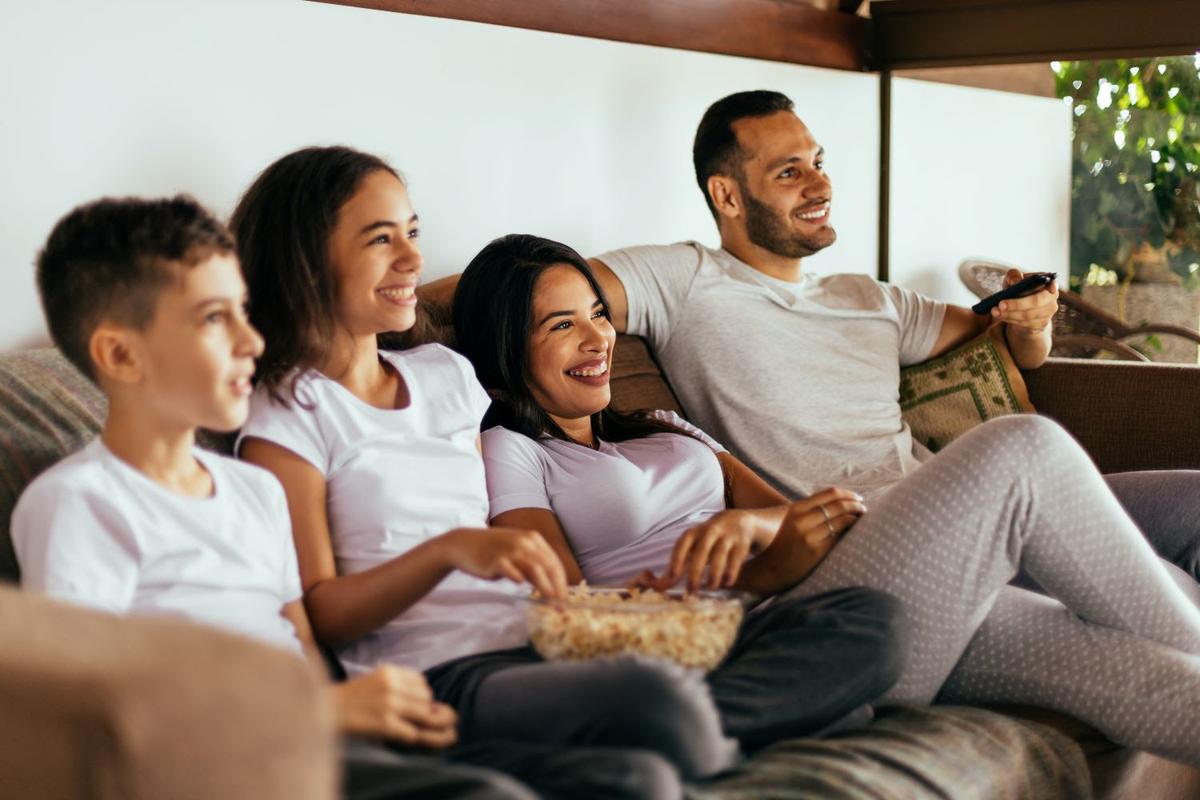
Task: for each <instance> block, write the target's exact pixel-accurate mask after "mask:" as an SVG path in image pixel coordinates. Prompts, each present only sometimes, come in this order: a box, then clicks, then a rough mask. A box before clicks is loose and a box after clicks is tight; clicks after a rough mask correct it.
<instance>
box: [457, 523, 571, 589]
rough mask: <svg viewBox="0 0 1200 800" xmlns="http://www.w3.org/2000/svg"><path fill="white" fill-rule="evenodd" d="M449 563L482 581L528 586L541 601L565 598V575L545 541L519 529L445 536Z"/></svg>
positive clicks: (465, 531)
mask: <svg viewBox="0 0 1200 800" xmlns="http://www.w3.org/2000/svg"><path fill="white" fill-rule="evenodd" d="M444 536H445V537H447V546H448V548H449V555H450V560H451V563H452V564H453V565H454V567H455V569H460V570H462V571H463V572H466V573H467V574H469V575H474V576H475V577H477V578H483V579H484V580H497V579H499V578H508V579H509V580H510V581H513V582H514V583H531V584H533V587H534V588H535V589H537V590H538V592H539V593H541V595H542V596H543V597H564V596H565V595H566V593H567V573H566V570H564V569H563V565H562V562H561V561H559V559H558V556H557V555H555V553H554V550H552V549H551V548H550V545H549V544H547V542H546V540H545V539H544V538H543V537H542V535H541V534H540V533H538V532H537V531H534V530H524V529H521V528H459V529H457V530H453V531H451V532H450V533H447V534H444Z"/></svg>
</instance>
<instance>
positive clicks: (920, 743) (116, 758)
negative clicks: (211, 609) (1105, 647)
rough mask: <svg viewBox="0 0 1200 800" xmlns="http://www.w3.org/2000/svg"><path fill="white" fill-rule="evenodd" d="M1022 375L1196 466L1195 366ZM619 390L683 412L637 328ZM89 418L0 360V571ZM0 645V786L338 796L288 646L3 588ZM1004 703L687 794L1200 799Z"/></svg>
mask: <svg viewBox="0 0 1200 800" xmlns="http://www.w3.org/2000/svg"><path fill="white" fill-rule="evenodd" d="M1029 385H1030V393H1031V396H1032V397H1033V401H1034V403H1035V404H1037V405H1038V407H1039V408H1041V409H1043V411H1045V412H1047V413H1050V414H1051V415H1052V416H1059V418H1060V419H1061V420H1062V421H1063V422H1064V424H1066V425H1067V426H1068V427H1069V428H1070V429H1071V430H1072V431H1074V432H1076V434H1077V435H1078V436H1079V437H1080V438H1081V440H1083V442H1084V444H1085V445H1086V446H1087V447H1089V449H1091V450H1092V452H1094V453H1097V454H1099V458H1098V460H1100V463H1101V465H1102V467H1104V468H1106V469H1109V470H1115V469H1127V468H1149V467H1165V466H1186V465H1188V464H1189V463H1194V460H1200V451H1197V450H1196V448H1195V447H1194V446H1193V447H1191V448H1190V450H1191V454H1192V455H1191V456H1190V457H1191V458H1192V459H1194V460H1193V461H1189V446H1188V444H1187V443H1182V444H1181V443H1180V442H1179V439H1180V438H1181V437H1182V438H1184V439H1186V438H1187V437H1186V436H1184V435H1183V434H1184V433H1185V432H1189V431H1192V430H1194V429H1193V428H1190V427H1188V422H1189V420H1188V418H1187V414H1188V413H1189V412H1190V409H1194V408H1196V407H1197V401H1200V368H1181V367H1171V366H1160V365H1136V366H1134V365H1111V364H1097V363H1094V362H1085V363H1082V364H1076V363H1073V362H1059V361H1054V362H1052V363H1050V364H1048V365H1047V366H1046V367H1044V368H1043V369H1042V370H1039V371H1038V372H1037V373H1033V374H1031V375H1030V376H1029ZM613 386H614V395H615V397H616V399H617V401H618V403H619V404H621V405H623V406H625V407H646V406H654V407H666V408H678V402H677V401H676V399H675V397H674V395H673V394H672V392H671V389H670V386H669V384H668V383H667V382H666V380H665V379H664V377H663V375H662V373H661V372H660V370H659V369H658V367H657V365H656V364H655V362H654V360H653V359H652V358H651V357H650V354H649V352H648V351H647V349H646V347H645V345H644V344H643V343H642V342H641V340H638V339H635V338H632V337H622V339H621V341H620V344H619V346H618V348H617V352H616V359H615V364H614V384H613ZM1080 392H1084V393H1086V394H1083V395H1079V394H1078V393H1080ZM1163 397H1168V398H1170V401H1171V402H1170V403H1169V404H1164V403H1163V402H1162V398H1163ZM1093 398H1094V399H1093ZM1152 399H1153V401H1154V402H1153V404H1152V403H1151V400H1152ZM1142 407H1144V408H1157V410H1158V413H1157V416H1152V415H1149V414H1147V413H1146V412H1145V411H1139V408H1142ZM1135 412H1136V413H1135ZM102 416H103V400H102V398H101V397H100V396H99V394H98V392H97V391H96V390H95V388H94V387H93V386H92V385H91V384H90V383H88V382H87V381H86V380H84V379H83V378H82V376H80V375H79V374H78V373H77V372H75V371H74V370H73V369H71V368H70V367H68V366H67V365H66V364H65V361H64V360H63V359H62V357H61V356H60V355H59V354H58V353H57V352H55V351H53V350H36V351H26V352H18V353H8V354H0V581H4V580H16V578H17V574H18V573H17V569H16V563H15V560H14V559H13V556H12V551H11V544H10V542H9V539H8V524H9V514H10V513H11V508H12V504H13V503H14V502H15V500H16V497H17V495H18V494H19V493H20V491H21V490H22V489H23V488H24V486H25V485H26V484H27V483H28V482H29V480H31V479H32V478H33V477H34V476H35V475H36V474H37V473H39V472H40V471H41V470H43V469H45V468H46V467H47V466H49V465H50V464H52V463H53V462H54V461H56V460H58V459H59V458H61V457H63V456H64V455H66V454H67V453H70V452H72V451H74V450H75V449H77V448H78V447H80V446H81V445H82V444H83V443H84V442H85V441H86V440H87V439H89V438H90V437H91V436H93V435H94V434H95V432H96V431H97V430H98V427H99V422H100V419H101V418H102ZM1131 420H1132V421H1133V422H1134V424H1135V425H1137V427H1135V428H1133V429H1130V428H1129V427H1128V426H1129V424H1130V421H1131ZM1123 431H1125V432H1127V433H1128V434H1129V435H1128V436H1123V433H1122V432H1123ZM1195 438H1196V437H1195V435H1194V434H1192V440H1193V442H1194V440H1195ZM208 443H209V445H210V446H214V447H217V448H220V447H221V446H222V444H223V442H222V440H219V439H212V440H209V442H208ZM1147 451H1157V452H1151V453H1150V454H1149V455H1148V453H1147ZM1151 456H1153V457H1151ZM1101 459H1102V460H1101ZM0 642H3V643H4V646H3V647H0V704H2V705H0V707H3V708H4V709H5V712H4V713H3V714H0V797H64V798H67V797H70V798H75V797H79V798H82V797H131V798H141V797H196V798H201V797H213V798H217V797H249V796H255V797H298V798H301V797H314V798H315V797H328V796H331V794H332V788H331V786H332V777H331V776H332V775H333V766H332V764H333V759H332V755H331V753H330V751H329V732H328V725H327V721H325V720H323V719H322V718H321V711H320V709H319V708H318V707H317V706H316V703H315V700H314V690H313V684H312V682H311V676H308V677H306V676H305V675H303V674H302V673H303V672H304V670H303V669H300V668H299V667H297V665H296V663H295V662H294V661H293V660H292V659H290V658H289V657H287V656H279V655H278V654H275V653H272V652H265V653H264V652H263V648H261V647H258V646H255V645H253V644H251V643H248V642H243V641H242V640H240V639H237V638H236V637H230V636H224V635H222V634H219V633H215V632H211V631H205V630H201V629H197V628H194V627H192V626H188V625H185V624H182V623H172V622H166V621H148V620H141V621H138V620H117V619H113V618H110V617H104V616H101V615H95V614H90V613H88V612H83V611H78V610H74V609H66V608H63V607H61V606H57V605H56V604H53V603H49V602H47V601H44V600H41V599H39V598H31V597H27V596H25V595H23V594H21V593H20V592H19V591H16V590H13V589H5V588H4V587H3V586H0ZM164 676H169V677H164ZM14 710H15V711H16V713H14ZM1010 711H1011V712H1012V713H1008V714H997V713H993V712H991V711H986V710H982V709H967V708H949V707H935V708H932V709H920V708H896V709H888V710H885V711H883V712H881V714H880V718H879V719H878V720H877V721H876V722H875V723H874V724H873V725H872V726H871V727H870V728H868V729H867V730H865V731H861V732H856V733H853V734H849V735H846V736H842V737H837V738H834V739H831V740H824V741H795V742H784V743H781V744H779V745H777V746H775V747H772V748H769V749H768V750H767V751H765V752H764V753H762V754H760V755H759V756H756V757H755V759H753V760H751V761H750V762H748V763H747V764H745V765H744V766H743V767H741V768H739V769H738V770H736V771H734V772H733V773H731V774H729V775H725V776H722V777H721V778H719V779H717V780H714V781H710V782H708V783H707V784H704V785H699V786H692V787H690V788H689V797H691V798H692V800H759V798H763V797H772V798H779V799H780V800H785V799H787V798H795V800H801V798H805V799H807V798H834V799H836V800H883V799H884V798H931V799H932V798H936V799H937V800H974V799H976V798H977V799H978V800H987V799H988V798H1028V799H1029V800H1043V798H1052V797H1062V798H1086V797H1090V796H1092V790H1091V786H1090V785H1089V784H1090V780H1089V775H1088V769H1089V768H1090V770H1091V775H1092V776H1094V778H1095V781H1096V787H1097V790H1098V796H1100V797H1103V798H1112V799H1114V800H1115V799H1116V798H1121V800H1125V799H1126V798H1128V799H1130V800H1132V798H1151V797H1153V798H1168V799H1170V798H1176V797H1178V798H1183V797H1195V796H1200V791H1198V788H1200V777H1198V775H1197V771H1195V770H1190V769H1187V768H1183V767H1179V766H1178V765H1174V764H1169V763H1167V762H1164V761H1162V760H1160V759H1154V758H1151V757H1149V756H1146V755H1145V754H1136V753H1129V752H1127V751H1123V750H1120V749H1117V748H1114V747H1112V746H1111V745H1109V744H1107V743H1106V742H1104V741H1103V740H1102V739H1099V738H1098V737H1096V736H1095V734H1094V733H1091V732H1089V731H1087V730H1086V729H1084V728H1083V727H1082V726H1079V725H1078V724H1074V723H1072V722H1071V721H1069V720H1064V719H1061V718H1054V717H1053V716H1052V715H1047V714H1044V713H1039V712H1037V711H1034V710H1028V711H1021V712H1018V711H1014V710H1010ZM1081 748H1083V749H1081ZM1085 750H1086V751H1087V753H1088V754H1089V755H1090V756H1091V757H1090V758H1089V760H1088V761H1087V762H1085V761H1084V752H1085ZM289 780H292V781H294V782H293V783H288V781H289ZM255 781H257V782H255ZM110 787H115V788H110Z"/></svg>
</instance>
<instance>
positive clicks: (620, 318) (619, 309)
mask: <svg viewBox="0 0 1200 800" xmlns="http://www.w3.org/2000/svg"><path fill="white" fill-rule="evenodd" d="M588 266H589V267H591V268H592V272H593V273H594V274H595V276H596V280H598V281H600V289H601V290H602V291H603V292H604V296H605V298H606V299H607V300H608V315H609V319H610V320H611V321H612V325H613V327H614V328H616V330H617V333H624V332H625V330H626V328H627V327H628V326H629V299H628V297H626V295H625V284H623V283H621V279H620V278H618V277H617V274H616V273H615V272H613V271H612V270H611V269H609V268H608V264H605V263H604V262H603V261H601V260H600V259H598V258H589V259H588Z"/></svg>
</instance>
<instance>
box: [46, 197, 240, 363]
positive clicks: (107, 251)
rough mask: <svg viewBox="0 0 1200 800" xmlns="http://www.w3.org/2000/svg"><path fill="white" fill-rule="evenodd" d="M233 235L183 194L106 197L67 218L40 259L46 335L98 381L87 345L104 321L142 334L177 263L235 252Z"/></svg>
mask: <svg viewBox="0 0 1200 800" xmlns="http://www.w3.org/2000/svg"><path fill="white" fill-rule="evenodd" d="M233 249H234V245H233V237H232V236H231V235H230V233H229V231H228V229H226V227H225V226H224V225H223V224H221V222H220V221H219V220H217V219H216V218H215V217H213V216H212V214H210V213H209V212H208V211H207V210H205V209H204V207H203V206H201V205H200V204H199V203H197V202H196V201H195V200H193V199H192V198H190V197H187V196H186V195H179V196H177V197H173V198H169V199H161V200H142V199H138V198H122V199H115V198H104V199H102V200H97V201H95V202H92V203H88V204H86V205H82V206H79V207H78V208H76V209H75V210H74V211H72V212H71V213H69V214H67V215H66V216H65V217H63V218H62V219H61V220H59V221H58V224H57V225H55V226H54V230H52V231H51V232H50V237H49V238H48V239H47V240H46V246H45V247H44V248H43V249H42V252H41V253H40V254H39V255H38V260H37V284H38V293H39V295H40V296H41V299H42V310H43V312H44V313H45V315H46V324H47V326H48V327H49V328H50V336H51V337H52V338H53V339H54V343H55V344H56V345H58V349H59V350H61V351H62V353H63V355H64V356H66V357H67V359H68V360H69V361H70V362H71V363H72V364H74V365H75V366H76V367H78V368H79V369H80V370H81V371H82V372H83V374H85V375H87V376H88V377H90V378H91V379H92V380H95V379H96V371H95V368H94V365H93V364H92V361H91V357H90V355H89V354H88V342H89V340H90V339H91V336H92V334H93V333H94V332H95V330H96V328H97V326H99V325H100V324H101V323H102V322H115V323H117V324H119V325H127V326H130V327H133V328H135V329H143V328H145V327H146V326H147V325H149V324H150V321H151V320H152V319H153V318H154V310H155V308H156V307H157V303H158V296H159V293H160V292H161V291H162V290H163V289H164V288H165V287H167V286H169V285H171V283H172V282H173V281H175V280H177V279H178V276H179V265H181V264H182V265H194V264H197V263H199V262H201V261H203V260H204V259H206V258H208V257H209V256H211V255H214V254H217V253H221V254H224V253H232V252H233Z"/></svg>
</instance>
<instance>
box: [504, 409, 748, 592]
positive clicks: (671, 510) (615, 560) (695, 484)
mask: <svg viewBox="0 0 1200 800" xmlns="http://www.w3.org/2000/svg"><path fill="white" fill-rule="evenodd" d="M655 416H656V417H657V418H659V419H661V420H662V421H664V422H667V423H670V424H671V425H674V426H675V427H677V428H679V429H681V430H684V431H688V432H689V433H691V434H692V436H687V435H684V434H674V433H655V434H651V435H650V436H645V437H642V438H640V439H631V440H628V441H624V442H605V441H598V445H599V446H598V449H595V450H593V449H592V448H590V447H585V446H583V445H581V444H576V443H575V442H564V441H562V440H561V439H554V438H550V437H545V438H542V439H538V440H537V441H534V440H533V439H530V438H529V437H527V436H524V435H523V434H520V433H515V432H513V431H510V430H508V429H506V428H500V427H496V428H490V429H489V430H487V431H485V432H484V434H483V454H484V459H485V461H486V463H487V483H488V493H489V496H490V502H491V510H490V512H489V513H490V516H491V517H493V518H494V517H497V516H499V515H500V514H503V513H504V512H505V511H512V510H513V509H517V508H543V509H547V510H550V511H553V512H554V514H555V515H556V516H557V517H558V520H559V522H560V523H561V524H562V527H563V533H565V534H566V536H567V541H568V543H569V544H570V545H571V550H572V551H573V552H574V554H575V559H576V561H577V562H578V564H579V568H580V570H581V571H582V572H583V577H584V578H586V579H587V582H588V583H590V584H593V585H596V586H613V585H622V584H624V583H625V582H626V581H627V580H629V579H630V578H633V577H635V576H637V575H639V574H641V572H642V571H643V570H646V569H649V570H651V571H653V572H655V573H660V572H662V571H663V570H664V569H665V568H666V567H667V565H668V563H669V562H670V558H671V551H672V549H673V548H674V547H675V542H676V540H678V539H679V537H680V536H682V535H683V533H684V532H685V531H686V530H687V529H688V528H692V527H694V526H696V525H699V524H700V523H702V522H704V521H705V520H707V519H708V518H709V517H711V516H713V515H714V514H716V513H718V512H720V511H722V510H724V509H725V478H724V473H723V472H722V470H721V464H720V462H719V461H718V460H717V459H716V457H715V456H716V454H717V453H721V452H724V450H725V448H723V447H721V446H720V445H719V444H717V443H716V442H715V441H713V440H712V439H711V438H709V437H708V436H706V435H705V434H704V433H703V432H702V431H700V429H699V428H696V427H694V426H693V425H690V424H689V423H688V422H686V421H684V419H683V418H682V417H680V416H679V415H677V414H675V413H673V412H670V411H658V412H655Z"/></svg>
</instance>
